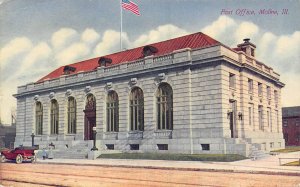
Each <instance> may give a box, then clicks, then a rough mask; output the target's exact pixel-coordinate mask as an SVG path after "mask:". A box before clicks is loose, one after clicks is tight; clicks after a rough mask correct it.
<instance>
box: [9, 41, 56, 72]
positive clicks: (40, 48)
mask: <svg viewBox="0 0 300 187" xmlns="http://www.w3.org/2000/svg"><path fill="white" fill-rule="evenodd" d="M51 51H52V50H51V49H50V47H49V45H48V44H47V43H45V42H41V43H39V44H37V45H36V46H35V47H34V48H33V49H32V50H31V51H30V52H29V53H28V54H27V55H26V56H25V58H24V60H23V62H22V64H21V66H20V68H19V71H17V72H16V73H15V74H16V75H20V74H23V73H26V71H27V72H30V71H31V70H32V68H33V66H34V65H35V64H36V63H40V61H43V60H46V59H47V58H49V56H50V54H51Z"/></svg>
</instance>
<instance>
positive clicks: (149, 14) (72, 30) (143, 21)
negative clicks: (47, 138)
mask: <svg viewBox="0 0 300 187" xmlns="http://www.w3.org/2000/svg"><path fill="white" fill-rule="evenodd" d="M132 1H133V2H135V3H136V4H137V5H138V6H139V9H140V13H141V16H136V15H134V14H132V13H131V12H129V11H127V10H123V13H122V15H123V24H122V25H123V32H122V41H123V42H122V43H123V49H130V48H133V47H137V46H142V45H146V44H150V43H153V42H158V41H163V40H166V39H170V38H174V37H178V36H182V35H186V34H191V33H195V32H203V33H205V34H207V35H209V36H211V37H213V38H215V39H217V40H218V41H220V42H221V43H223V44H225V45H227V46H229V47H236V45H237V44H239V43H242V39H244V38H250V39H251V42H252V43H254V44H256V46H257V49H256V58H257V59H258V60H259V61H261V62H263V63H265V64H266V65H269V66H271V67H273V68H274V70H275V71H276V72H278V73H279V74H280V75H281V81H282V82H283V83H285V84H286V86H285V87H284V88H283V89H282V105H283V106H284V107H286V106H297V105H298V106H299V105H300V21H299V17H300V11H299V10H300V0H287V1H279V0H272V1H271V0H252V1H249V0H240V1H237V0H227V1H221V0H132ZM262 10H265V11H264V12H265V14H260V13H262V12H263V11H262ZM267 13H269V14H267ZM119 36H120V2H119V0H0V117H1V118H0V119H1V121H2V123H6V124H8V123H10V121H11V118H10V116H11V111H14V110H15V108H16V99H15V98H14V97H13V96H12V95H13V94H15V93H16V92H17V87H18V86H21V85H25V84H27V83H30V82H36V81H37V80H39V79H40V78H42V77H43V76H45V75H47V74H48V73H49V72H51V71H52V70H54V69H56V68H58V67H60V66H63V65H67V64H70V63H75V62H78V61H81V60H85V59H89V58H93V57H99V56H102V55H105V54H110V53H113V52H117V51H119V50H120V43H119V40H120V39H119Z"/></svg>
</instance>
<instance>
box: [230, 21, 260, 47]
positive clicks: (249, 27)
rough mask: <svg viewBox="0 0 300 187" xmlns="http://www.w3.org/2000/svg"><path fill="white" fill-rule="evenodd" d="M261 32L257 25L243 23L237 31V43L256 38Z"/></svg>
mask: <svg viewBox="0 0 300 187" xmlns="http://www.w3.org/2000/svg"><path fill="white" fill-rule="evenodd" d="M258 31H259V28H258V26H257V25H255V24H254V23H251V22H242V23H241V24H240V25H239V26H238V28H237V29H236V31H235V38H236V40H235V41H237V42H239V41H242V40H243V39H244V38H252V39H253V38H254V37H255V36H256V35H257V33H258Z"/></svg>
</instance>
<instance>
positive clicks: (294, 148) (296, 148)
mask: <svg viewBox="0 0 300 187" xmlns="http://www.w3.org/2000/svg"><path fill="white" fill-rule="evenodd" d="M296 151H300V146H289V147H286V148H285V149H279V150H275V151H271V152H276V153H290V152H296Z"/></svg>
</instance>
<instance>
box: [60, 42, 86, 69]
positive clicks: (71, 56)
mask: <svg viewBox="0 0 300 187" xmlns="http://www.w3.org/2000/svg"><path fill="white" fill-rule="evenodd" d="M89 53H90V49H89V47H88V46H87V45H85V44H83V43H80V42H78V43H73V44H72V45H71V46H69V47H67V48H66V49H64V50H62V51H61V52H59V53H58V54H57V55H56V58H55V59H56V61H57V62H56V63H58V64H59V66H62V65H66V64H70V63H74V62H76V61H78V60H80V59H81V58H83V57H86V56H87V55H88V54H89Z"/></svg>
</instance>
